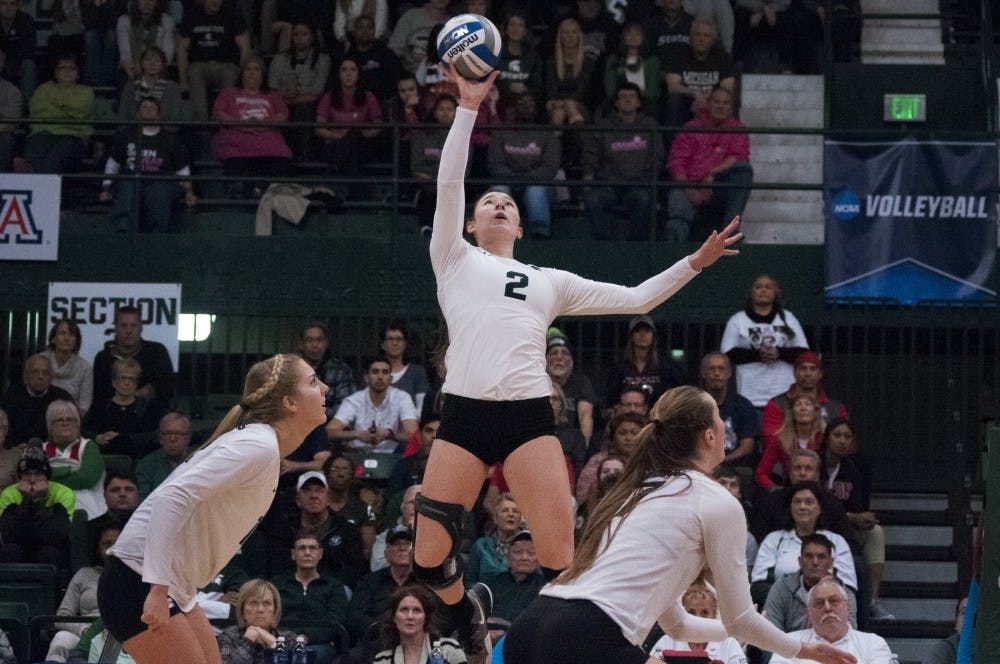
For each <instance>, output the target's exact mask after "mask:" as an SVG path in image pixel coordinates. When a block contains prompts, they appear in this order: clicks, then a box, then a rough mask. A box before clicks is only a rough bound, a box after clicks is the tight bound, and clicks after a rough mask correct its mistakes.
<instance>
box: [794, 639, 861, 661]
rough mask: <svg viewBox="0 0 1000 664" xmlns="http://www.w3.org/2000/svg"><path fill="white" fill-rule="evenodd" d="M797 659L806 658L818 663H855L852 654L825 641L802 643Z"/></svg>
mask: <svg viewBox="0 0 1000 664" xmlns="http://www.w3.org/2000/svg"><path fill="white" fill-rule="evenodd" d="M799 659H808V660H812V661H816V662H820V664H857V662H858V660H857V659H855V657H854V655H851V654H850V653H846V652H844V651H843V650H838V649H836V648H834V647H833V646H831V645H828V644H826V643H803V644H802V650H800V651H799Z"/></svg>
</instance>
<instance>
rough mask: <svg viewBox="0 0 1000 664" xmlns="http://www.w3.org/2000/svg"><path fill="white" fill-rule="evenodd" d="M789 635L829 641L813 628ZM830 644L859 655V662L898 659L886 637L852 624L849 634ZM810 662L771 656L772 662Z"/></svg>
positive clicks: (808, 640) (883, 662)
mask: <svg viewBox="0 0 1000 664" xmlns="http://www.w3.org/2000/svg"><path fill="white" fill-rule="evenodd" d="M789 636H792V637H795V638H797V639H800V640H801V641H803V642H805V643H829V642H828V641H827V640H826V639H823V638H822V637H820V636H819V635H818V634H817V633H816V632H815V631H814V630H812V629H802V630H799V631H797V632H791V633H789ZM829 645H831V646H833V647H834V648H839V649H840V650H843V651H844V652H849V653H851V654H852V655H854V656H855V657H857V659H858V662H859V664H892V663H893V662H895V661H896V660H895V658H894V657H893V656H892V650H890V648H889V644H888V643H886V641H885V639H883V638H882V637H881V636H879V635H878V634H872V633H871V632H859V631H858V630H856V629H854V628H853V627H850V626H848V628H847V634H845V635H844V638H842V639H841V640H840V641H837V642H836V643H830V644H829ZM809 662H812V660H811V659H799V658H797V657H782V656H781V655H777V654H775V656H774V657H772V658H771V664H808V663H809Z"/></svg>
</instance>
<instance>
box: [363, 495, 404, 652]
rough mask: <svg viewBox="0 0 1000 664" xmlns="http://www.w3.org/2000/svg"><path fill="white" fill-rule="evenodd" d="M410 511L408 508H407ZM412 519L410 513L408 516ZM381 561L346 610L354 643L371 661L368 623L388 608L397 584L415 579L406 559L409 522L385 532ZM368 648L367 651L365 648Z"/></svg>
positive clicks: (366, 578)
mask: <svg viewBox="0 0 1000 664" xmlns="http://www.w3.org/2000/svg"><path fill="white" fill-rule="evenodd" d="M411 511H412V509H411ZM411 521H412V517H411ZM383 544H384V545H385V546H384V548H383V552H384V554H385V558H384V559H383V561H382V565H381V566H380V567H379V568H378V569H375V570H373V571H372V573H371V574H367V575H365V576H364V577H362V579H361V581H360V582H358V585H357V587H356V588H355V589H354V593H353V594H352V595H351V605H350V610H349V611H348V612H347V627H348V631H349V632H350V633H351V635H352V637H353V640H354V641H355V642H356V643H360V644H362V649H363V650H365V651H366V654H367V655H368V657H367V658H366V659H365V661H371V655H372V654H373V653H374V650H373V649H371V648H372V646H373V644H372V643H370V642H369V641H370V640H371V639H370V638H369V637H370V636H371V632H372V631H373V630H372V627H373V626H374V625H376V624H378V621H379V619H380V618H381V617H382V615H383V614H384V613H385V611H386V609H388V608H389V602H390V601H391V599H392V594H393V593H394V592H396V590H398V589H399V588H401V587H403V586H405V585H408V584H411V583H415V581H414V579H413V564H412V561H411V559H410V556H411V551H412V549H413V530H412V529H411V528H410V527H409V526H405V525H397V526H393V527H392V528H390V529H389V530H388V531H387V532H386V533H385V540H384V541H383ZM370 649H371V652H367V651H369V650H370Z"/></svg>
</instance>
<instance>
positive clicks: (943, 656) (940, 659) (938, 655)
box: [920, 597, 969, 664]
mask: <svg viewBox="0 0 1000 664" xmlns="http://www.w3.org/2000/svg"><path fill="white" fill-rule="evenodd" d="M968 605H969V598H968V597H963V598H962V599H960V600H958V602H957V603H956V604H955V633H954V634H952V635H951V636H949V637H948V638H946V639H941V640H940V641H937V642H935V643H933V644H931V646H930V648H929V649H928V650H927V652H925V653H924V658H923V659H922V660H921V662H920V664H955V662H956V659H957V656H958V637H959V635H961V633H962V622H963V621H964V619H965V607H967V606H968Z"/></svg>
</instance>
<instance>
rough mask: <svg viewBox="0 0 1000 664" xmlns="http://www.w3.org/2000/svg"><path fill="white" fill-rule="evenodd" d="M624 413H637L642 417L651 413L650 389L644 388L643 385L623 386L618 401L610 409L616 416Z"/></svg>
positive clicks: (611, 413) (612, 414)
mask: <svg viewBox="0 0 1000 664" xmlns="http://www.w3.org/2000/svg"><path fill="white" fill-rule="evenodd" d="M622 413H635V414H637V415H641V416H642V417H646V416H647V415H649V391H648V390H644V389H642V386H641V385H631V386H629V387H625V388H623V389H622V391H621V394H619V395H618V401H617V403H615V405H614V406H613V407H612V408H611V409H610V415H611V416H612V417H614V416H615V415H621V414H622Z"/></svg>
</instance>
